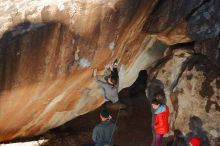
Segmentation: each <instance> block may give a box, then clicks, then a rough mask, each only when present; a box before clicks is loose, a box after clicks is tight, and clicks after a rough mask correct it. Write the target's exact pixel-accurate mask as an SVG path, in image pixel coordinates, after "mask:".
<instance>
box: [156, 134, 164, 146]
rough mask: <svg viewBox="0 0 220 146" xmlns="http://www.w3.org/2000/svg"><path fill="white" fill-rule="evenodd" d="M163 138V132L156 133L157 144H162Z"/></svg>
mask: <svg viewBox="0 0 220 146" xmlns="http://www.w3.org/2000/svg"><path fill="white" fill-rule="evenodd" d="M162 139H163V134H157V133H156V141H155V146H161V142H162Z"/></svg>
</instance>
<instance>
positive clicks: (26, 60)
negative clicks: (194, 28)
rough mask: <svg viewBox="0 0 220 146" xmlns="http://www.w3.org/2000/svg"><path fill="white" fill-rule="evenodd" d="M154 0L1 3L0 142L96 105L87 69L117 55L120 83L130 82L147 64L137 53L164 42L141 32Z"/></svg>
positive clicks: (8, 0) (38, 130)
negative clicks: (119, 66)
mask: <svg viewBox="0 0 220 146" xmlns="http://www.w3.org/2000/svg"><path fill="white" fill-rule="evenodd" d="M156 2H157V1H154V0H150V1H144V0H137V1H133V0H113V1H103V0H82V1H81V0H80V1H78V0H76V1H73V0H55V1H54V0H50V1H32V0H21V1H16V2H14V1H12V0H6V1H2V2H1V3H0V24H1V26H2V27H1V28H0V35H1V36H2V38H1V39H0V80H1V82H0V89H1V90H0V92H1V94H0V133H1V136H0V141H5V140H10V139H13V138H18V137H26V136H33V135H38V134H41V133H43V132H45V131H47V130H49V129H51V128H54V127H57V126H59V125H61V124H63V123H65V122H67V121H69V120H70V119H73V118H75V117H77V116H79V115H82V114H85V113H87V112H89V111H92V110H94V109H96V108H97V107H99V106H100V105H101V104H102V103H103V102H104V98H103V96H102V94H101V91H100V90H99V87H98V85H97V84H96V82H95V81H94V79H93V77H92V71H93V69H94V68H98V70H99V71H100V73H102V72H103V71H104V68H105V66H106V65H107V64H109V63H111V62H112V61H113V60H114V59H115V58H118V60H119V61H120V64H121V68H120V79H123V80H126V81H127V82H122V80H120V88H123V87H126V86H129V85H130V84H132V83H133V82H134V81H135V79H136V77H137V76H138V73H139V71H140V70H141V69H144V68H145V67H146V66H147V65H149V64H151V63H153V60H149V59H148V58H146V55H143V56H141V54H142V53H141V52H147V50H150V48H151V47H152V46H155V45H156V46H157V44H158V45H160V44H162V43H160V42H159V41H157V40H156V39H155V38H153V37H150V36H146V35H145V34H143V33H142V32H141V30H142V28H143V25H144V23H145V21H146V19H147V17H148V16H149V13H150V11H151V9H152V8H153V7H154V6H155V3H156ZM148 42H150V43H149V44H148ZM160 46H161V47H160V48H159V51H163V49H164V47H165V46H163V45H160ZM150 52H153V51H152V50H150ZM160 54H162V53H160V52H159V53H156V54H155V56H156V57H158V58H159V57H160V56H159V55H160ZM154 61H155V60H154ZM136 64H140V65H139V66H137V65H136ZM134 66H135V67H134ZM131 68H133V69H132V70H131ZM130 72H132V74H131V73H130ZM123 73H124V74H129V75H124V74H123ZM130 75H132V76H130Z"/></svg>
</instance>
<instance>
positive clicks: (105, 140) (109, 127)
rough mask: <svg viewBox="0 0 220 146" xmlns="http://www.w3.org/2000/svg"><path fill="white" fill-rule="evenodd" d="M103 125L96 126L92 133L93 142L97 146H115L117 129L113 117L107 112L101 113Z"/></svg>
mask: <svg viewBox="0 0 220 146" xmlns="http://www.w3.org/2000/svg"><path fill="white" fill-rule="evenodd" d="M100 119H101V123H99V124H98V125H96V126H95V128H94V129H93V132H92V140H93V141H94V142H95V146H113V140H112V138H113V135H114V133H115V131H116V129H117V127H116V124H115V123H114V122H113V120H112V117H111V116H110V114H109V113H108V112H107V111H106V110H102V111H101V112H100Z"/></svg>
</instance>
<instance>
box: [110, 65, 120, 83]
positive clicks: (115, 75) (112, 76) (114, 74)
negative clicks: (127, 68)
mask: <svg viewBox="0 0 220 146" xmlns="http://www.w3.org/2000/svg"><path fill="white" fill-rule="evenodd" d="M111 78H113V79H114V80H115V81H116V82H118V78H119V76H118V69H117V68H113V70H112V71H111Z"/></svg>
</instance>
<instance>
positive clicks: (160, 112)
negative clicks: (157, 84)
mask: <svg viewBox="0 0 220 146" xmlns="http://www.w3.org/2000/svg"><path fill="white" fill-rule="evenodd" d="M160 96H162V95H161V94H159V93H158V94H156V95H155V97H154V99H153V100H152V102H151V105H152V108H153V110H154V112H153V115H154V123H153V124H154V131H155V141H154V145H155V146H161V141H162V139H163V136H164V134H166V133H168V132H169V123H168V118H169V108H168V106H166V105H165V104H163V103H161V102H160V101H158V100H157V99H161V98H162V97H160Z"/></svg>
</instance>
